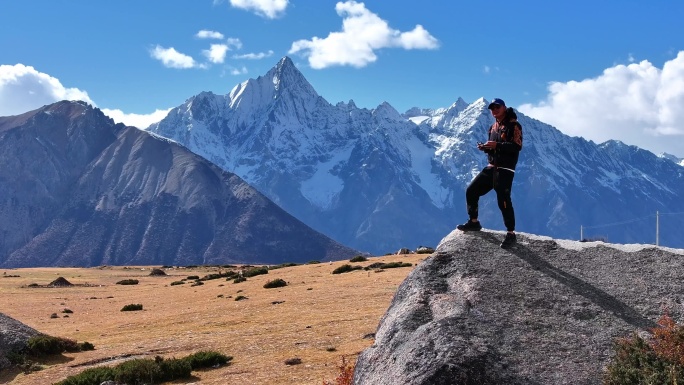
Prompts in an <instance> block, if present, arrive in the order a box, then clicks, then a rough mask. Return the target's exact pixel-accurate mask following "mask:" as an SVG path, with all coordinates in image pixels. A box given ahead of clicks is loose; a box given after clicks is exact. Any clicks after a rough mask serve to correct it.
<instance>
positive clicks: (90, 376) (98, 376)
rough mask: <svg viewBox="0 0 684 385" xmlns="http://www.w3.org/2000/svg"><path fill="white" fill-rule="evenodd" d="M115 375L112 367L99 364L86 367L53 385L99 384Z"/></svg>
mask: <svg viewBox="0 0 684 385" xmlns="http://www.w3.org/2000/svg"><path fill="white" fill-rule="evenodd" d="M115 376H116V373H115V371H114V368H110V367H107V366H100V367H96V368H90V369H86V370H84V371H82V372H81V373H79V374H77V375H75V376H70V377H67V378H66V379H64V380H62V381H60V382H58V383H57V384H55V385H100V384H101V383H103V382H105V381H113V380H114V377H115Z"/></svg>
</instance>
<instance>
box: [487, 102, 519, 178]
mask: <svg viewBox="0 0 684 385" xmlns="http://www.w3.org/2000/svg"><path fill="white" fill-rule="evenodd" d="M489 140H491V141H495V142H496V149H494V150H489V151H485V152H486V153H487V155H488V157H489V164H492V165H494V166H496V167H501V168H509V169H511V170H515V166H516V164H518V154H519V153H520V150H522V142H523V134H522V126H521V125H520V123H518V115H516V113H515V111H514V110H513V108H511V107H508V108H507V109H506V116H505V117H504V118H503V120H502V121H501V123H499V122H494V124H492V126H491V127H489Z"/></svg>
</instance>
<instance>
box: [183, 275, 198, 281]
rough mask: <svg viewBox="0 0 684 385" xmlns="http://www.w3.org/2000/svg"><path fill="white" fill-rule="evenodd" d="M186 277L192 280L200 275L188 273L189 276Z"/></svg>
mask: <svg viewBox="0 0 684 385" xmlns="http://www.w3.org/2000/svg"><path fill="white" fill-rule="evenodd" d="M186 279H187V280H190V281H192V280H195V279H199V275H188V278H186Z"/></svg>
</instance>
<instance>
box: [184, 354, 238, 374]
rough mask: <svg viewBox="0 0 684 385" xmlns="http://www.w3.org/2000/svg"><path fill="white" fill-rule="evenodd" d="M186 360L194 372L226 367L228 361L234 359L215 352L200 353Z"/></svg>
mask: <svg viewBox="0 0 684 385" xmlns="http://www.w3.org/2000/svg"><path fill="white" fill-rule="evenodd" d="M185 359H186V360H187V361H188V362H189V363H190V366H191V367H192V370H196V369H202V368H213V367H215V366H220V365H225V364H226V363H228V361H230V360H232V359H233V357H231V356H226V355H223V354H221V353H218V352H213V351H199V352H197V353H194V354H191V355H189V356H187V357H186V358H185Z"/></svg>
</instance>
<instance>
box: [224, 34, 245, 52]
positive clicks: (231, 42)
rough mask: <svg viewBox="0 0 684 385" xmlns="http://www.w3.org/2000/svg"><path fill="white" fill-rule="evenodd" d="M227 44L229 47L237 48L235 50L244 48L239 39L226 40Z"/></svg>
mask: <svg viewBox="0 0 684 385" xmlns="http://www.w3.org/2000/svg"><path fill="white" fill-rule="evenodd" d="M226 44H228V47H235V49H240V48H242V42H241V41H240V39H238V38H237V37H229V38H227V39H226Z"/></svg>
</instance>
